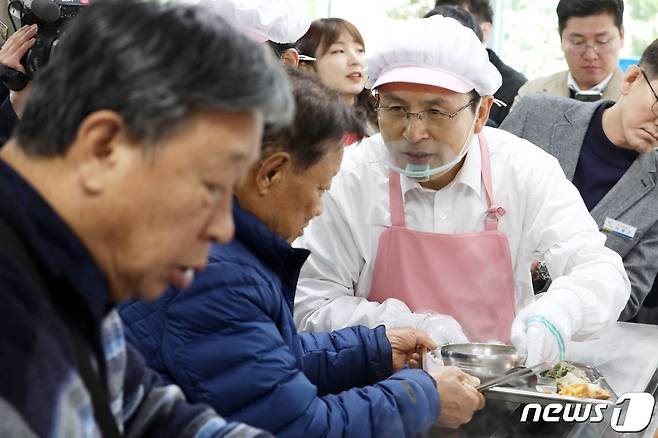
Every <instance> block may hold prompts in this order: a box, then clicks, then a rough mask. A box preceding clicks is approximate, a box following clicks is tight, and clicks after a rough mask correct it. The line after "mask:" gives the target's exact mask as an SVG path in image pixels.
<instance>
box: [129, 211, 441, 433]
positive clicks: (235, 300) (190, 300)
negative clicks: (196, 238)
mask: <svg viewBox="0 0 658 438" xmlns="http://www.w3.org/2000/svg"><path fill="white" fill-rule="evenodd" d="M235 204H236V205H235V206H234V218H235V224H236V236H235V240H234V241H233V242H231V243H229V244H227V245H214V246H213V247H212V249H211V254H210V259H209V265H208V267H207V269H206V270H204V271H203V272H202V273H200V274H198V275H197V277H196V278H195V280H194V282H193V284H192V285H191V286H190V287H189V288H187V289H184V290H180V291H179V290H173V289H170V290H168V291H167V292H166V293H165V295H164V296H163V297H162V298H161V299H159V300H157V301H155V302H150V303H145V302H131V303H128V304H126V305H124V306H122V308H121V317H122V319H123V321H124V325H125V326H126V327H125V330H126V337H127V338H128V340H129V342H132V343H133V345H135V346H136V347H137V348H138V349H139V350H141V352H142V353H143V354H144V356H145V357H146V358H147V361H148V364H149V365H150V366H151V367H152V368H154V369H155V370H156V371H158V372H159V373H161V374H162V375H163V377H164V378H165V379H167V380H170V381H172V382H175V383H177V384H178V385H180V387H181V388H182V389H183V391H184V392H185V394H186V395H187V396H188V397H189V398H190V399H191V400H194V401H203V402H206V403H208V404H210V405H211V406H212V407H214V408H215V409H216V410H217V412H218V413H220V414H222V415H225V416H226V417H228V418H229V419H230V420H234V421H242V422H245V423H247V424H250V425H252V426H256V427H260V428H263V429H265V430H269V431H271V432H273V433H274V434H276V435H277V436H279V437H342V438H346V437H359V438H364V437H371V436H372V437H396V438H398V437H405V436H406V437H412V436H417V435H418V434H420V433H422V432H423V431H425V430H426V429H427V428H429V427H430V426H431V425H432V424H433V423H434V421H435V420H436V418H437V416H438V414H439V398H438V394H437V391H436V387H435V384H434V381H433V379H432V378H431V377H430V376H429V375H428V374H426V373H425V372H424V371H421V370H412V369H403V370H401V371H399V372H397V373H395V374H393V375H391V359H392V357H391V346H390V343H389V342H388V339H387V338H386V333H385V328H384V326H380V327H377V328H376V329H372V330H371V329H368V328H366V327H362V326H359V327H351V328H347V329H343V330H339V331H336V332H332V333H304V334H298V333H297V330H296V328H295V325H294V322H293V317H292V309H293V301H294V295H295V289H296V285H297V279H298V276H299V271H300V269H301V266H302V264H303V263H304V261H305V260H306V258H307V257H308V251H306V250H302V249H295V248H292V247H291V246H290V245H289V244H288V243H287V242H286V241H285V240H283V239H282V238H281V237H279V236H278V235H276V234H274V233H273V232H271V231H270V230H269V229H268V228H267V227H266V226H265V225H264V224H263V223H262V222H261V221H260V220H258V219H257V218H256V217H255V216H253V215H252V214H251V213H249V212H247V211H245V210H242V209H240V207H239V206H237V202H236V203H235Z"/></svg>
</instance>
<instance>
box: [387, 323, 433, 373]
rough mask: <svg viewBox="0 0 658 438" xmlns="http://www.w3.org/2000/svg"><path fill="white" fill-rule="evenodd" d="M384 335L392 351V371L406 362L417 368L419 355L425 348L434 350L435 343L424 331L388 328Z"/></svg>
mask: <svg viewBox="0 0 658 438" xmlns="http://www.w3.org/2000/svg"><path fill="white" fill-rule="evenodd" d="M386 337H387V338H388V341H389V342H390V343H391V350H392V352H393V371H394V372H395V371H399V370H400V369H402V368H403V367H404V365H405V364H408V365H409V366H410V367H411V368H419V367H420V361H421V355H422V354H423V353H424V352H425V350H434V349H435V348H436V347H437V345H436V344H435V343H434V342H433V341H432V339H431V338H430V337H429V336H428V335H427V334H426V333H424V332H421V331H418V330H416V329H414V328H389V329H386Z"/></svg>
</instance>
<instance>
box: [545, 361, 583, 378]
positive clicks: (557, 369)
mask: <svg viewBox="0 0 658 438" xmlns="http://www.w3.org/2000/svg"><path fill="white" fill-rule="evenodd" d="M574 370H576V367H575V366H573V365H571V364H569V363H566V362H560V363H558V364H557V365H555V366H554V367H553V368H551V369H550V370H548V371H546V372H545V373H544V376H546V377H552V378H553V379H560V378H562V377H564V376H566V375H567V374H568V373H569V372H571V371H574Z"/></svg>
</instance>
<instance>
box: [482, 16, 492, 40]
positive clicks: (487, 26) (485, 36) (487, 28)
mask: <svg viewBox="0 0 658 438" xmlns="http://www.w3.org/2000/svg"><path fill="white" fill-rule="evenodd" d="M492 26H493V24H492V23H491V22H489V21H483V22H482V23H480V30H482V42H483V43H484V45H486V44H487V41H489V35H490V34H491V27H492Z"/></svg>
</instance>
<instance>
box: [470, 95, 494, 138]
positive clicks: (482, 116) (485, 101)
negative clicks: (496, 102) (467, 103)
mask: <svg viewBox="0 0 658 438" xmlns="http://www.w3.org/2000/svg"><path fill="white" fill-rule="evenodd" d="M492 104H493V96H484V97H482V102H481V103H480V108H479V109H478V113H477V115H476V117H477V119H476V120H475V128H474V129H473V132H474V133H475V134H479V133H480V132H482V128H484V127H485V126H486V125H487V120H489V112H490V111H491V105H492Z"/></svg>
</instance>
